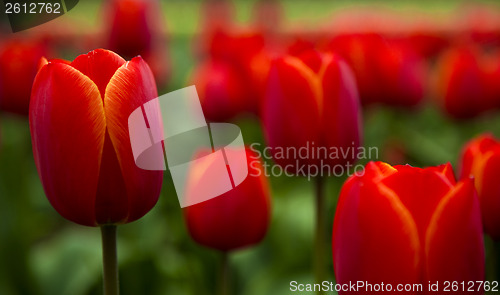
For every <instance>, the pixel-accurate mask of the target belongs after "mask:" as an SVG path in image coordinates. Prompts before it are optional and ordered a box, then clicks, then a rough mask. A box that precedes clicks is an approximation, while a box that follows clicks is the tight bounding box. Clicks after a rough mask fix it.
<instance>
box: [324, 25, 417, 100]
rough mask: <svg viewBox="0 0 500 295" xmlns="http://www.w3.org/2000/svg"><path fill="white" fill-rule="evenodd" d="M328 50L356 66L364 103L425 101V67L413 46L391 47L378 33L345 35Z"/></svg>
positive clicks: (355, 70)
mask: <svg viewBox="0 0 500 295" xmlns="http://www.w3.org/2000/svg"><path fill="white" fill-rule="evenodd" d="M327 49H328V50H329V51H332V52H334V53H338V54H339V55H340V56H342V57H343V58H345V59H346V61H347V62H348V63H349V65H350V66H351V67H352V69H353V71H354V74H355V76H356V81H357V83H358V87H359V96H360V98H361V102H362V103H363V104H371V103H382V104H387V105H392V106H403V107H412V106H416V105H417V104H419V103H420V102H421V101H422V99H423V96H424V88H425V64H424V62H423V60H422V59H421V58H420V57H419V56H418V55H417V54H416V53H415V52H414V51H413V50H412V49H411V47H410V46H401V45H399V46H398V45H396V44H395V43H394V44H391V43H389V42H388V41H386V40H384V39H383V38H382V37H381V36H380V35H377V34H345V35H340V36H337V37H335V38H334V39H333V40H332V41H331V42H330V44H329V45H327Z"/></svg>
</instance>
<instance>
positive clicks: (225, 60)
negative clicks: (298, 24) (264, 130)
mask: <svg viewBox="0 0 500 295" xmlns="http://www.w3.org/2000/svg"><path fill="white" fill-rule="evenodd" d="M208 53H209V56H208V58H207V59H206V60H205V61H203V62H201V63H200V65H199V66H198V67H196V68H195V70H194V71H193V73H192V75H191V78H190V81H191V83H192V84H194V85H196V88H197V89H199V95H200V101H201V104H202V107H203V111H204V113H205V116H206V118H207V119H208V120H211V121H228V120H231V119H233V118H235V117H237V116H238V115H241V114H245V113H247V114H258V111H259V108H260V103H261V100H262V97H263V92H264V89H265V83H266V81H267V75H268V72H269V67H270V58H269V56H268V54H267V53H266V50H265V44H264V37H263V36H262V34H260V33H257V32H243V33H241V32H240V33H234V34H229V33H226V32H219V33H217V34H215V35H214V36H213V39H212V40H211V43H210V45H209V52H208Z"/></svg>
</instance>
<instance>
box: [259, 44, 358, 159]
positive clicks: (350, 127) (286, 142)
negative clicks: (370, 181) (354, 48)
mask: <svg viewBox="0 0 500 295" xmlns="http://www.w3.org/2000/svg"><path fill="white" fill-rule="evenodd" d="M261 113H262V124H263V128H264V133H265V136H266V140H267V144H268V146H269V147H271V150H272V152H273V153H274V154H273V157H274V160H275V161H276V163H278V164H279V165H282V166H283V167H286V168H291V167H297V164H299V165H301V164H304V165H320V162H321V161H322V162H323V163H324V164H325V165H328V166H329V167H333V166H336V165H345V164H346V163H348V162H351V163H352V162H353V161H354V160H355V159H354V158H353V157H352V154H349V155H345V157H339V158H336V157H324V158H321V157H317V156H316V157H305V158H300V159H295V158H290V157H280V156H278V157H276V153H277V152H279V150H280V149H279V148H280V147H281V148H282V147H285V148H287V147H291V148H295V149H297V150H298V149H300V148H307V149H308V150H310V152H309V153H308V154H309V155H312V154H315V153H317V149H318V148H319V147H324V148H336V149H339V150H340V149H344V150H347V149H348V148H349V147H350V148H353V149H356V148H357V147H359V145H360V141H361V124H360V123H361V122H360V107H359V97H358V92H357V89H356V83H355V79H354V76H353V74H352V71H351V70H350V68H349V66H348V65H347V64H346V63H345V62H344V61H343V60H342V59H341V58H340V57H339V56H337V55H328V54H321V53H319V52H317V51H314V50H310V51H306V52H304V53H302V54H301V55H300V56H299V57H295V56H291V55H286V56H283V57H281V58H278V59H277V60H275V61H274V62H273V64H272V67H271V71H270V74H269V82H268V85H267V91H266V95H265V99H264V102H263V107H262V110H261ZM313 144H314V145H313Z"/></svg>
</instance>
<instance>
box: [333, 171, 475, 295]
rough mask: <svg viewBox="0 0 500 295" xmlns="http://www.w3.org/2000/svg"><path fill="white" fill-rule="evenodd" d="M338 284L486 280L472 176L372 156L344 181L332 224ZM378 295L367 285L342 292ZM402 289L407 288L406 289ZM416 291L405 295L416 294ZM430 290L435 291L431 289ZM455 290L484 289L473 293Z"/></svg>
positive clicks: (394, 285)
mask: <svg viewBox="0 0 500 295" xmlns="http://www.w3.org/2000/svg"><path fill="white" fill-rule="evenodd" d="M332 251H333V265H334V270H335V276H336V280H337V283H339V284H346V283H349V282H350V281H353V282H356V281H364V282H368V283H370V284H381V283H382V282H383V283H384V284H386V285H387V284H391V285H392V287H393V290H390V291H388V290H386V291H385V292H376V293H379V294H392V293H394V289H395V288H396V286H397V284H422V285H423V292H422V293H428V289H427V288H428V284H429V283H428V282H429V281H430V282H431V283H435V282H438V283H439V288H440V289H439V290H443V288H444V286H443V284H444V282H445V281H457V282H463V281H465V282H468V281H482V280H484V245H483V236H482V229H481V213H480V209H479V200H478V198H477V195H476V192H475V189H474V183H473V180H472V179H470V178H466V179H463V180H461V181H458V182H457V181H455V178H454V175H453V171H452V167H451V165H449V164H447V165H441V166H437V167H430V168H424V169H421V168H415V167H411V166H408V165H406V166H394V167H392V166H390V165H388V164H385V163H382V162H370V163H368V164H367V165H366V167H365V170H364V171H362V172H360V173H358V174H355V175H353V176H351V177H350V178H349V179H348V180H347V181H346V182H345V183H344V185H343V187H342V190H341V192H340V197H339V202H338V204H337V209H336V213H335V220H334V224H333V244H332ZM354 293H356V294H373V293H374V292H373V291H371V292H370V291H369V290H366V289H363V290H359V292H339V294H354ZM403 293H404V292H403ZM418 293H421V292H417V291H416V290H412V291H409V292H406V294H418ZM431 293H432V292H431ZM453 293H454V294H483V293H484V292H483V290H481V289H479V290H478V289H477V288H475V289H474V290H473V291H471V292H467V291H458V292H453Z"/></svg>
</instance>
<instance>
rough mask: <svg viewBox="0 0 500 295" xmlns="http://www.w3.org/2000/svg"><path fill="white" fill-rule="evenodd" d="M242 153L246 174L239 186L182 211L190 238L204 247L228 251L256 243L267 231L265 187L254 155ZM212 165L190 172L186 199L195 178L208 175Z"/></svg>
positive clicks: (267, 195)
mask: <svg viewBox="0 0 500 295" xmlns="http://www.w3.org/2000/svg"><path fill="white" fill-rule="evenodd" d="M246 153H247V159H248V164H247V165H248V173H249V174H248V176H247V178H246V179H245V180H244V181H243V182H242V183H241V184H240V185H238V186H237V187H236V188H234V189H232V190H230V191H228V192H227V193H224V194H222V195H220V196H218V197H216V198H213V199H210V200H208V201H205V202H202V203H198V204H195V205H192V206H189V207H187V208H185V209H184V216H185V220H186V223H187V227H188V229H189V233H190V234H191V237H192V238H193V239H194V240H195V241H196V242H197V243H199V244H201V245H203V246H205V247H209V248H213V249H217V250H220V251H223V252H226V251H232V250H236V249H240V248H243V247H248V246H251V245H254V244H257V243H259V242H260V241H261V240H262V239H263V238H264V236H265V234H266V232H267V229H268V227H269V220H270V214H271V200H270V189H269V185H268V182H267V178H266V176H265V175H264V174H263V168H262V166H261V162H260V159H259V158H258V156H257V155H256V154H255V153H254V152H253V151H252V150H250V149H248V148H246ZM214 164H215V163H213V162H210V163H207V165H206V167H205V169H204V170H203V171H198V170H197V171H193V173H192V174H191V177H190V178H189V180H188V181H189V182H188V196H187V197H188V198H189V194H190V192H191V193H192V192H195V191H197V189H196V187H197V183H196V177H198V175H203V174H205V173H210V171H211V170H212V169H211V167H212V165H214ZM232 169H238V167H236V168H235V167H232ZM202 178H203V177H202Z"/></svg>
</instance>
